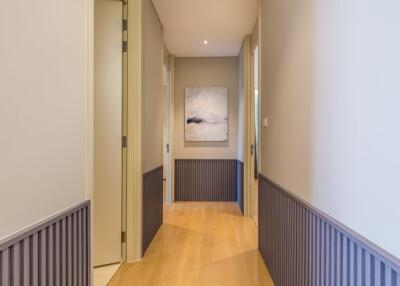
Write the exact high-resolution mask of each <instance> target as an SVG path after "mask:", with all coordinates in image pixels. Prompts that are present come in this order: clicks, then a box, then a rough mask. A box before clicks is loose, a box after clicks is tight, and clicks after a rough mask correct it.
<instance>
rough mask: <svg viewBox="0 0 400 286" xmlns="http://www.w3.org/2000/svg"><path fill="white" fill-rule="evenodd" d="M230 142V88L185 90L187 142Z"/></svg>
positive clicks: (194, 88) (188, 88)
mask: <svg viewBox="0 0 400 286" xmlns="http://www.w3.org/2000/svg"><path fill="white" fill-rule="evenodd" d="M227 140H228V88H227V87H186V88H185V141H227Z"/></svg>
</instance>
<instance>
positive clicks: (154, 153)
mask: <svg viewBox="0 0 400 286" xmlns="http://www.w3.org/2000/svg"><path fill="white" fill-rule="evenodd" d="M142 1H143V74H142V81H143V84H142V88H143V93H142V108H143V109H142V120H143V121H142V124H143V126H142V168H143V172H144V173H145V172H147V171H150V170H152V169H154V168H157V167H159V166H161V165H162V142H163V132H162V126H163V124H162V116H163V107H162V104H163V98H162V64H163V28H162V25H161V23H160V20H159V19H158V16H157V13H156V11H155V9H154V6H153V3H152V1H151V0H142Z"/></svg>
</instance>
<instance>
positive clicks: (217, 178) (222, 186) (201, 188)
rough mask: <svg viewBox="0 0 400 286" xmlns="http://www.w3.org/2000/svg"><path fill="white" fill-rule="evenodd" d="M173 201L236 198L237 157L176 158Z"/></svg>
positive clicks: (233, 199)
mask: <svg viewBox="0 0 400 286" xmlns="http://www.w3.org/2000/svg"><path fill="white" fill-rule="evenodd" d="M175 200H176V201H225V202H235V201H237V160H221V159H216V160H195V159H186V160H183V159H179V160H175Z"/></svg>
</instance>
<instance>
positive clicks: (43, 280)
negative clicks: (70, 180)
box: [0, 201, 90, 286]
mask: <svg viewBox="0 0 400 286" xmlns="http://www.w3.org/2000/svg"><path fill="white" fill-rule="evenodd" d="M0 285H1V286H16V285H31V286H53V285H54V286H71V285H73V286H88V285H90V203H89V201H85V202H83V203H80V204H79V205H77V206H75V207H73V208H71V209H69V210H67V211H65V212H63V213H61V214H59V215H57V216H54V217H52V218H50V219H48V220H46V221H45V222H43V223H41V224H38V225H35V226H34V227H32V228H30V229H28V230H26V231H24V232H22V233H21V234H18V235H16V236H14V237H12V238H10V239H8V240H6V241H2V242H1V243H0Z"/></svg>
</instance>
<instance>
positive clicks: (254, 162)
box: [250, 46, 260, 225]
mask: <svg viewBox="0 0 400 286" xmlns="http://www.w3.org/2000/svg"><path fill="white" fill-rule="evenodd" d="M252 60H253V62H252V84H253V86H252V98H251V178H250V180H251V217H252V218H253V219H254V221H255V223H256V224H257V225H258V173H259V166H260V146H259V145H260V144H259V142H260V139H259V130H260V126H259V125H260V114H259V110H260V99H259V93H258V91H259V50H258V46H257V47H256V48H255V49H254V51H253V57H252Z"/></svg>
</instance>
